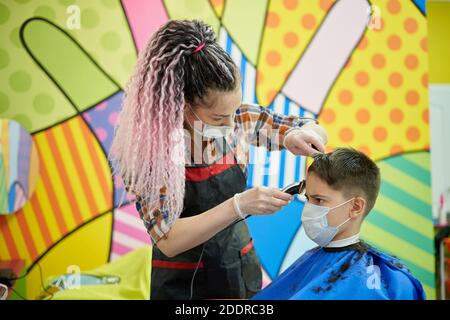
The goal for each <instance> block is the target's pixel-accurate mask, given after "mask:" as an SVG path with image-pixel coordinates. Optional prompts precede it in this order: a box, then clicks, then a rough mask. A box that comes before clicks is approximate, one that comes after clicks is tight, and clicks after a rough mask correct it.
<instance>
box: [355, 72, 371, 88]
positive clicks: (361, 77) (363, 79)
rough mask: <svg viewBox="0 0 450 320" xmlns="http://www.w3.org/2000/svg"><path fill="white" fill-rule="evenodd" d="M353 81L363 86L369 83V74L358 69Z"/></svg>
mask: <svg viewBox="0 0 450 320" xmlns="http://www.w3.org/2000/svg"><path fill="white" fill-rule="evenodd" d="M355 82H356V83H357V84H358V85H360V86H361V87H364V86H366V85H367V84H368V83H369V75H368V74H367V72H365V71H359V72H358V73H357V74H356V75H355Z"/></svg>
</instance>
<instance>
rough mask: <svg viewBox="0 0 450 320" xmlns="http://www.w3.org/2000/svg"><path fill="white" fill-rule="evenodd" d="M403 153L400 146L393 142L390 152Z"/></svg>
mask: <svg viewBox="0 0 450 320" xmlns="http://www.w3.org/2000/svg"><path fill="white" fill-rule="evenodd" d="M400 153H403V148H402V146H399V145H398V144H395V145H393V146H392V148H391V154H400Z"/></svg>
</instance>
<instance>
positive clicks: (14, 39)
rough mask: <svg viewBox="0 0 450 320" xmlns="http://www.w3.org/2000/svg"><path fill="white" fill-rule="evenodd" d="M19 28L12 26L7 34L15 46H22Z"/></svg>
mask: <svg viewBox="0 0 450 320" xmlns="http://www.w3.org/2000/svg"><path fill="white" fill-rule="evenodd" d="M19 30H20V29H19V28H14V29H13V30H12V31H11V33H10V34H9V40H11V42H12V43H13V44H14V45H15V46H16V47H17V48H22V44H21V43H20V36H19Z"/></svg>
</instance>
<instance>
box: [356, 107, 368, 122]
mask: <svg viewBox="0 0 450 320" xmlns="http://www.w3.org/2000/svg"><path fill="white" fill-rule="evenodd" d="M356 120H358V122H359V123H362V124H365V123H368V122H369V121H370V112H369V110H367V109H365V108H361V109H359V110H358V112H356Z"/></svg>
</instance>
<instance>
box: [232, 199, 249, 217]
mask: <svg viewBox="0 0 450 320" xmlns="http://www.w3.org/2000/svg"><path fill="white" fill-rule="evenodd" d="M239 195H240V193H236V194H235V195H234V197H233V208H234V212H236V215H237V216H238V217H239V218H242V219H245V217H246V214H244V213H243V212H242V210H241V208H240V207H239Z"/></svg>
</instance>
